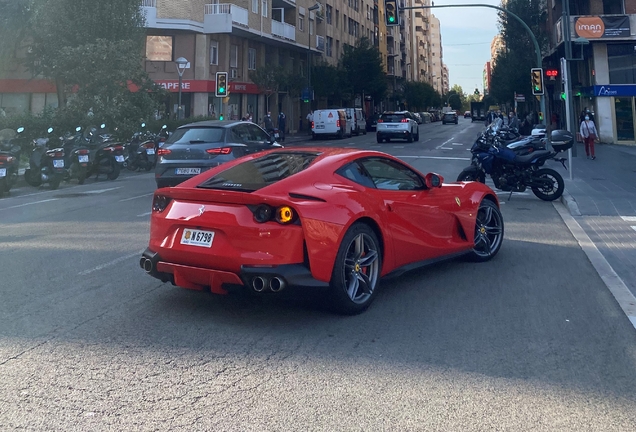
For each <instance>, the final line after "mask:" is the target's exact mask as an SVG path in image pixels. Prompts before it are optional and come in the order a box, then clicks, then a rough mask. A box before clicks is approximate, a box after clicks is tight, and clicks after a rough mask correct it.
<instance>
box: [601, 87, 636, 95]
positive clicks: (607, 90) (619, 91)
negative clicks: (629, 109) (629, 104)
mask: <svg viewBox="0 0 636 432" xmlns="http://www.w3.org/2000/svg"><path fill="white" fill-rule="evenodd" d="M594 96H598V97H612V96H636V84H608V85H595V86H594Z"/></svg>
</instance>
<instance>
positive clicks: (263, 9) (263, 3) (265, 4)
mask: <svg viewBox="0 0 636 432" xmlns="http://www.w3.org/2000/svg"><path fill="white" fill-rule="evenodd" d="M261 9H262V10H261V12H262V14H263V16H264V17H265V18H267V0H263V2H262V6H261Z"/></svg>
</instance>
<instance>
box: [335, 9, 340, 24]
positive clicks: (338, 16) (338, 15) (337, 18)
mask: <svg viewBox="0 0 636 432" xmlns="http://www.w3.org/2000/svg"><path fill="white" fill-rule="evenodd" d="M339 26H340V11H339V10H338V9H336V28H338V27H339Z"/></svg>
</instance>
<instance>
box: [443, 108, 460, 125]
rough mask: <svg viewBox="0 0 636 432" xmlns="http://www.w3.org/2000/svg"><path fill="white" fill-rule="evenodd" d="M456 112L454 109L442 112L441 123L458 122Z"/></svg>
mask: <svg viewBox="0 0 636 432" xmlns="http://www.w3.org/2000/svg"><path fill="white" fill-rule="evenodd" d="M458 121H459V120H458V119H457V113H456V112H455V111H448V112H445V113H444V116H443V117H442V124H446V123H455V124H458Z"/></svg>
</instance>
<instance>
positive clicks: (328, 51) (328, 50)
mask: <svg viewBox="0 0 636 432" xmlns="http://www.w3.org/2000/svg"><path fill="white" fill-rule="evenodd" d="M332 47H333V38H331V37H329V36H327V47H326V49H325V53H326V55H327V57H331V55H332Z"/></svg>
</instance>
